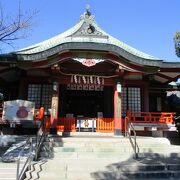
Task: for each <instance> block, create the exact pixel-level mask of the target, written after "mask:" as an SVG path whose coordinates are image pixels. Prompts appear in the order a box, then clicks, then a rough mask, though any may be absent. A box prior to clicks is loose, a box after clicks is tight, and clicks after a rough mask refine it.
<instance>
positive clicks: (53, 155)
mask: <svg viewBox="0 0 180 180" xmlns="http://www.w3.org/2000/svg"><path fill="white" fill-rule="evenodd" d="M137 142H138V145H139V147H140V154H139V158H138V159H134V158H133V156H134V153H133V150H132V147H131V144H130V142H129V139H127V138H124V137H119V138H118V137H110V136H107V137H105V136H104V137H99V136H91V137H86V136H84V137H83V136H80V137H79V136H78V137H76V136H75V137H61V136H59V137H58V136H56V137H52V138H51V142H50V143H47V144H46V146H47V147H48V144H49V151H48V148H46V149H47V151H44V152H42V153H41V156H42V157H43V156H44V157H46V158H48V160H47V162H44V163H43V164H42V165H41V170H40V171H39V170H38V178H39V179H41V180H49V179H52V180H59V179H61V180H85V179H86V180H127V179H132V180H133V179H134V180H136V179H142V180H144V179H174V180H175V179H180V161H179V160H180V147H179V146H172V145H170V143H169V141H168V140H167V139H165V138H148V137H138V140H137ZM52 146H54V148H53V151H52ZM42 159H43V158H42ZM34 172H35V173H34V175H33V173H32V172H31V178H32V177H33V176H36V178H34V179H37V173H36V171H34ZM32 179H33V178H32Z"/></svg>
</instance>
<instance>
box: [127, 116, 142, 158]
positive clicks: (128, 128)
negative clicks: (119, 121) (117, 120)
mask: <svg viewBox="0 0 180 180" xmlns="http://www.w3.org/2000/svg"><path fill="white" fill-rule="evenodd" d="M129 125H130V126H129ZM131 130H132V132H133V134H134V136H133V139H134V142H133V140H132V136H131ZM125 135H126V136H127V135H128V137H129V140H130V143H131V145H132V148H133V150H134V155H135V158H136V159H137V158H138V154H139V146H138V144H137V140H136V139H137V138H136V131H135V129H134V126H133V123H129V122H128V117H125Z"/></svg>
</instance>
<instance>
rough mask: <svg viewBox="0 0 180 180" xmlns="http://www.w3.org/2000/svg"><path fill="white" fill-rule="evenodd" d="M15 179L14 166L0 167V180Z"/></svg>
mask: <svg viewBox="0 0 180 180" xmlns="http://www.w3.org/2000/svg"><path fill="white" fill-rule="evenodd" d="M6 179H16V168H8V167H7V168H5V167H4V168H2V167H1V168H0V180H6Z"/></svg>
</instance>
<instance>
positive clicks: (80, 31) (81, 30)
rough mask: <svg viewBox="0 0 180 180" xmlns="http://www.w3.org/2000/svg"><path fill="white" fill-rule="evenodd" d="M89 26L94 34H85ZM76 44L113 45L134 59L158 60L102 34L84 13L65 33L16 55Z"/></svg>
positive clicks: (17, 52)
mask: <svg viewBox="0 0 180 180" xmlns="http://www.w3.org/2000/svg"><path fill="white" fill-rule="evenodd" d="M89 25H91V26H92V27H94V28H95V32H94V34H93V33H92V34H88V33H87V32H86V30H87V27H88V26H89ZM72 42H73V43H78V42H81V43H83V42H85V43H97V44H98V43H100V44H106V45H113V46H117V47H119V48H121V49H123V50H124V51H126V52H127V53H130V54H132V55H134V56H136V57H140V58H143V59H148V60H158V58H155V57H153V56H151V55H148V54H146V53H143V52H141V51H139V50H137V49H135V48H133V47H131V46H129V45H127V44H125V43H123V42H122V41H119V40H118V39H116V38H114V37H112V36H111V35H109V34H107V33H106V32H104V31H103V30H102V29H101V28H100V27H99V26H98V25H97V23H96V22H95V21H94V17H93V16H92V15H90V16H89V17H87V16H86V13H84V14H83V15H82V16H81V18H80V20H79V22H78V23H77V24H76V25H75V26H73V27H72V28H70V29H69V30H67V31H65V32H64V33H62V34H59V35H57V36H55V37H53V38H51V39H48V40H45V41H43V42H41V43H38V44H35V45H32V46H30V47H27V48H24V49H20V50H18V51H16V52H15V53H16V54H19V55H33V54H38V53H42V52H44V51H47V50H49V49H51V48H53V47H56V46H59V45H62V44H65V43H72Z"/></svg>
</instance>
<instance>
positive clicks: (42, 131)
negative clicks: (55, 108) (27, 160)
mask: <svg viewBox="0 0 180 180" xmlns="http://www.w3.org/2000/svg"><path fill="white" fill-rule="evenodd" d="M44 121H45V120H44V119H43V120H42V121H41V124H40V127H39V129H38V131H37V134H36V149H35V157H34V160H35V161H37V160H38V157H39V152H40V149H41V147H42V144H43V142H44V140H45V139H46V136H47V131H46V128H45V127H44Z"/></svg>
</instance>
